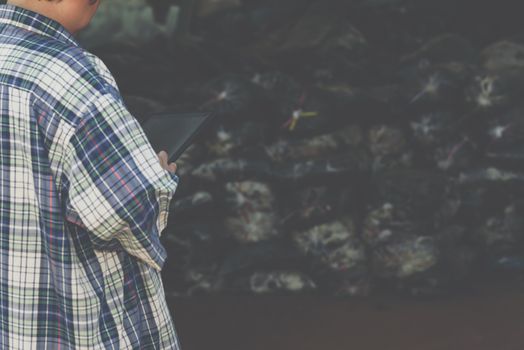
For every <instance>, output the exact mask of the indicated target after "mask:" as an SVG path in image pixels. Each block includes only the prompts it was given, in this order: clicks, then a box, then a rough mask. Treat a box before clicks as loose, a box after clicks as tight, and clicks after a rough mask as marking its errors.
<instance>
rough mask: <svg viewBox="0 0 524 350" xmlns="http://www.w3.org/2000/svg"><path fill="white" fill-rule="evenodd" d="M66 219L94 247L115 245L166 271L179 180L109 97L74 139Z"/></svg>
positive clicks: (90, 111)
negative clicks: (166, 234)
mask: <svg viewBox="0 0 524 350" xmlns="http://www.w3.org/2000/svg"><path fill="white" fill-rule="evenodd" d="M63 177H64V181H63V184H64V185H63V186H64V188H63V193H66V194H67V197H66V198H64V200H65V216H66V220H68V221H69V222H72V223H74V224H76V225H80V226H81V227H83V228H85V229H86V230H87V231H88V232H89V233H90V238H91V240H92V243H93V245H94V246H95V248H96V247H98V248H103V247H104V244H106V243H107V246H108V247H111V246H114V242H115V240H117V241H118V243H120V245H121V247H123V249H125V250H126V251H127V252H128V253H129V254H131V255H133V256H135V257H136V258H138V259H140V260H142V261H143V262H145V263H147V264H149V265H151V266H152V267H153V268H155V269H156V270H158V271H160V270H161V269H162V266H163V263H164V260H165V258H166V252H165V249H164V248H163V246H162V245H161V244H160V240H159V237H160V234H161V232H162V230H163V229H164V228H165V226H166V224H167V218H168V213H169V203H170V201H171V198H172V196H173V195H174V193H175V191H176V188H177V186H178V180H179V179H178V176H177V175H175V174H174V173H170V172H169V171H167V170H166V169H164V168H163V167H162V166H161V164H160V162H159V159H158V156H157V154H156V153H155V151H154V150H153V148H152V146H151V144H150V143H149V141H148V140H147V138H146V135H145V134H144V132H143V130H142V128H141V126H140V124H139V123H138V121H137V120H136V119H135V118H134V117H133V116H132V115H131V114H130V113H129V111H128V110H127V109H126V107H125V106H124V104H123V102H122V101H121V99H117V98H115V97H114V96H113V95H112V94H110V93H107V94H104V95H101V96H100V97H97V98H96V99H95V101H93V102H92V103H90V104H89V106H88V108H87V109H86V111H85V112H84V113H83V115H82V119H81V121H80V122H79V124H78V125H77V127H76V129H75V131H74V133H73V135H72V137H71V138H70V141H69V144H68V149H67V154H66V161H65V163H64V171H63Z"/></svg>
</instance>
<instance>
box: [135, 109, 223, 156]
mask: <svg viewBox="0 0 524 350" xmlns="http://www.w3.org/2000/svg"><path fill="white" fill-rule="evenodd" d="M212 117H213V115H212V114H211V113H156V114H153V115H151V116H150V118H149V119H147V120H146V121H145V123H144V124H143V125H142V128H143V129H144V132H145V134H146V136H147V138H148V140H149V142H151V145H152V146H153V149H154V150H155V151H156V152H157V153H158V152H160V151H166V152H167V154H168V159H169V163H172V162H174V161H176V160H177V159H178V157H180V155H181V154H182V153H184V151H185V150H186V148H187V147H189V145H190V144H191V143H192V142H193V141H194V140H195V138H196V137H197V135H198V134H199V133H200V132H201V131H202V129H203V128H204V127H205V126H206V125H207V124H208V123H209V121H210V120H211V119H212Z"/></svg>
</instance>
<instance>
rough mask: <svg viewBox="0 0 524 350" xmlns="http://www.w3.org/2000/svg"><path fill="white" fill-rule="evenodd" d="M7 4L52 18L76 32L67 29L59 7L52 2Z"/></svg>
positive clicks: (29, 0)
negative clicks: (58, 10) (58, 9)
mask: <svg viewBox="0 0 524 350" xmlns="http://www.w3.org/2000/svg"><path fill="white" fill-rule="evenodd" d="M7 4H9V5H15V6H18V7H22V8H25V9H27V10H31V11H33V12H37V13H39V14H41V15H44V16H46V17H48V18H51V19H53V20H55V21H57V22H58V23H60V24H61V25H62V26H64V27H65V28H66V29H68V30H69V31H70V32H71V33H73V34H74V31H72V30H71V29H70V28H67V26H66V25H65V23H63V21H62V19H61V18H60V16H59V14H58V12H57V7H56V6H57V5H56V4H55V3H53V2H51V1H34V0H7Z"/></svg>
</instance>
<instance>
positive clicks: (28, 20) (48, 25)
mask: <svg viewBox="0 0 524 350" xmlns="http://www.w3.org/2000/svg"><path fill="white" fill-rule="evenodd" d="M0 24H10V25H14V26H17V27H20V28H23V29H26V30H29V31H32V32H35V33H38V34H41V35H45V36H48V37H51V38H55V39H58V40H60V41H63V42H66V43H69V44H72V45H75V46H80V44H79V43H78V41H77V40H76V39H75V38H74V37H73V34H71V32H69V31H68V30H67V29H66V28H65V27H64V26H63V25H62V24H60V23H59V22H58V21H55V20H54V19H52V18H49V17H47V16H44V15H43V14H41V13H38V12H34V11H32V10H29V9H26V8H23V7H20V6H16V5H12V4H3V5H0Z"/></svg>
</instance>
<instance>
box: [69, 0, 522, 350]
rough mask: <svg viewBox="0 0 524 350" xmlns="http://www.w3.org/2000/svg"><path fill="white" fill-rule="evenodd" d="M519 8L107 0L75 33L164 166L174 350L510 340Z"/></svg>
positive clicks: (503, 345)
mask: <svg viewBox="0 0 524 350" xmlns="http://www.w3.org/2000/svg"><path fill="white" fill-rule="evenodd" d="M516 5H517V2H510V1H497V2H495V1H478V0H477V1H473V0H440V1H438V0H343V1H342V0H341V1H327V0H324V1H318V0H316V1H315V0H264V1H262V0H149V1H146V0H105V1H102V3H101V6H100V9H99V12H98V14H97V15H96V16H95V18H94V20H93V22H92V23H91V25H90V27H89V28H88V29H86V30H85V31H84V32H82V33H81V35H80V37H79V39H80V41H81V43H82V44H83V45H84V46H85V47H86V48H87V49H88V50H90V51H91V52H93V53H95V54H96V55H98V56H99V57H100V58H101V59H102V60H103V61H104V62H105V63H106V65H107V66H108V68H109V69H110V70H111V72H112V73H113V75H114V76H115V78H116V80H117V83H118V85H119V88H120V91H121V93H122V95H123V96H124V99H125V101H126V104H127V105H128V108H129V110H130V111H131V112H132V113H133V115H134V116H135V117H136V118H137V119H138V120H139V121H140V122H144V121H145V120H147V118H148V115H150V114H152V113H154V112H160V111H166V110H167V111H180V112H187V111H197V110H200V111H213V112H215V113H216V116H217V117H216V118H215V120H214V124H213V125H211V126H210V127H209V128H208V129H207V130H206V133H205V135H203V137H202V138H201V139H199V141H198V142H196V143H195V144H193V145H192V146H191V147H190V148H189V149H188V150H187V151H186V152H185V153H184V155H183V156H182V157H181V158H180V159H179V160H178V161H177V166H178V171H177V173H178V175H179V177H180V183H179V187H178V189H177V193H176V194H175V197H174V199H173V201H172V203H171V204H172V206H171V213H170V216H169V225H168V227H167V228H166V230H165V231H164V232H163V234H162V242H163V244H164V246H165V247H166V249H167V250H168V255H169V257H168V260H167V262H166V265H165V267H164V269H163V271H162V276H163V281H164V286H165V292H166V296H167V297H168V300H169V302H170V305H172V307H173V317H174V320H175V324H176V325H177V329H178V332H179V337H180V340H181V342H182V346H183V349H184V350H197V349H268V348H271V349H326V350H331V349H341V350H347V349H364V350H365V349H384V348H386V347H387V348H390V349H423V350H425V349H522V348H524V341H522V340H520V339H519V338H521V337H522V329H523V326H524V316H522V313H521V312H519V309H520V308H521V307H522V306H524V305H523V302H524V298H523V297H522V296H523V294H522V291H523V286H524V284H523V281H524V280H523V276H524V275H523V271H524V249H523V247H524V245H523V243H524V217H523V215H522V214H523V210H524V206H523V204H524V202H523V196H522V193H523V190H524V99H523V96H524V95H523V93H524V27H523V24H522V23H523V21H522V12H521V11H518V7H517V6H516Z"/></svg>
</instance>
